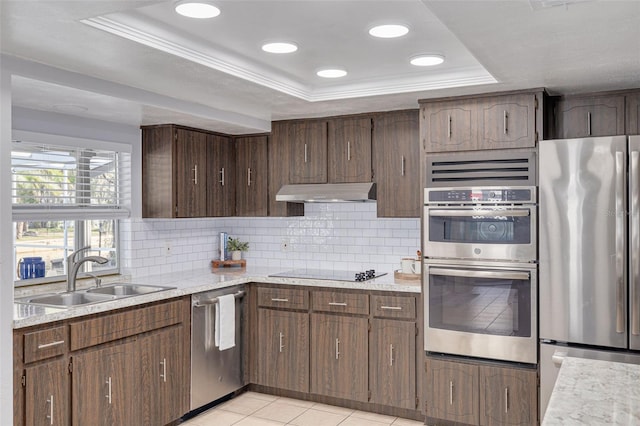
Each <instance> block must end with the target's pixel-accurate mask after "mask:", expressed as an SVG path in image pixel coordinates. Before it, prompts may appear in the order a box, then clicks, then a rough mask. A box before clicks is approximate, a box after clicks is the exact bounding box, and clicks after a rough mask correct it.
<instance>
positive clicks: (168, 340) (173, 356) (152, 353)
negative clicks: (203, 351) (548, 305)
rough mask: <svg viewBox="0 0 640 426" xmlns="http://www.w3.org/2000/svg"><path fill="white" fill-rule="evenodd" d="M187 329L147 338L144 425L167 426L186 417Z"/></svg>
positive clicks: (143, 351) (143, 368)
mask: <svg viewBox="0 0 640 426" xmlns="http://www.w3.org/2000/svg"><path fill="white" fill-rule="evenodd" d="M183 332H184V331H183V329H182V327H180V326H174V327H171V328H168V329H165V330H162V331H159V332H156V333H154V334H151V335H149V336H147V337H144V338H143V339H142V341H141V343H140V345H139V347H140V355H139V363H140V370H139V373H138V374H139V375H140V376H141V377H140V384H141V388H142V393H141V395H142V398H143V403H142V413H141V416H142V422H141V424H145V425H165V424H168V423H171V422H172V421H174V420H176V419H178V418H180V417H181V416H182V415H183V414H184V413H185V406H184V398H183V397H182V394H183V390H184V389H185V385H187V384H186V383H185V374H184V372H183V366H184V359H185V357H184V350H183V346H182V345H181V344H177V343H178V342H183V341H184V338H183V335H182V334H183Z"/></svg>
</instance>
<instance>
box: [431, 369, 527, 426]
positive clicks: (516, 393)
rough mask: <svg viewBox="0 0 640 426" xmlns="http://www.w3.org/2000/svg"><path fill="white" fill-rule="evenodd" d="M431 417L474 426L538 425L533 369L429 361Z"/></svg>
mask: <svg viewBox="0 0 640 426" xmlns="http://www.w3.org/2000/svg"><path fill="white" fill-rule="evenodd" d="M426 368H427V381H426V389H425V392H426V400H427V416H428V417H429V418H432V419H442V420H447V421H454V422H459V423H465V424H472V425H482V426H494V425H495V426H499V425H523V426H525V425H526V426H528V425H536V424H538V379H537V376H538V373H537V370H535V369H531V368H515V367H506V366H505V367H503V366H498V365H493V364H482V363H473V362H472V361H469V362H457V361H449V360H441V359H432V358H427V361H426Z"/></svg>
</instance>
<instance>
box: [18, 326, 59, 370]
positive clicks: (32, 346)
mask: <svg viewBox="0 0 640 426" xmlns="http://www.w3.org/2000/svg"><path fill="white" fill-rule="evenodd" d="M68 346H69V339H68V336H67V327H66V326H64V325H63V326H60V327H55V328H50V329H47V330H41V331H34V332H32V333H26V334H25V335H24V362H25V364H28V363H30V362H34V361H40V360H41V359H47V358H52V357H54V356H58V355H61V354H63V353H65V352H66V351H67V348H68Z"/></svg>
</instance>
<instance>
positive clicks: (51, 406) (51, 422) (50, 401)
mask: <svg viewBox="0 0 640 426" xmlns="http://www.w3.org/2000/svg"><path fill="white" fill-rule="evenodd" d="M47 403H48V404H49V415H48V416H46V418H47V419H49V424H50V425H53V395H49V399H47Z"/></svg>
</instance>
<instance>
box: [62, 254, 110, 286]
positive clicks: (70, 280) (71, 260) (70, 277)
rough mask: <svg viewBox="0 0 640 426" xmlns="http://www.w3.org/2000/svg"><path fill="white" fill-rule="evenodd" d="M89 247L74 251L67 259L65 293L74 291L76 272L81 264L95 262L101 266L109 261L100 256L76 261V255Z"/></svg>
mask: <svg viewBox="0 0 640 426" xmlns="http://www.w3.org/2000/svg"><path fill="white" fill-rule="evenodd" d="M90 248H91V247H84V248H81V249H79V250H76V251H74V252H73V253H71V254H70V255H69V257H67V291H68V292H71V291H76V279H77V276H78V271H79V270H80V267H81V266H82V264H83V263H86V262H95V263H99V264H101V265H103V264H105V263H107V262H108V261H109V259H107V258H106V257H102V256H86V257H83V258H81V259H79V260H76V257H77V256H78V254H79V253H80V252H82V251H84V250H89V249H90Z"/></svg>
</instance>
